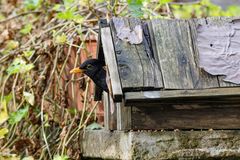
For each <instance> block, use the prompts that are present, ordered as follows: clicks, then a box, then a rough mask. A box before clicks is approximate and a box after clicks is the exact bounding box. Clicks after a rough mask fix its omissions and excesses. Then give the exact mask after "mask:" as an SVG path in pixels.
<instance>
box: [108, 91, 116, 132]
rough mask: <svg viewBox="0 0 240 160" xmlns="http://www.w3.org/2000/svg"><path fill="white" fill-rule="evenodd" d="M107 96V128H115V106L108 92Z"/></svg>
mask: <svg viewBox="0 0 240 160" xmlns="http://www.w3.org/2000/svg"><path fill="white" fill-rule="evenodd" d="M108 98H109V109H108V110H109V119H110V121H109V130H116V129H117V106H116V103H114V101H113V99H112V97H111V96H110V95H109V94H108Z"/></svg>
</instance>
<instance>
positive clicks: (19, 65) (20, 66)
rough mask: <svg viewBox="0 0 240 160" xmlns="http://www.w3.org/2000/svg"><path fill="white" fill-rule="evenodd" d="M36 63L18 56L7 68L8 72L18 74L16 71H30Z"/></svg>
mask: <svg viewBox="0 0 240 160" xmlns="http://www.w3.org/2000/svg"><path fill="white" fill-rule="evenodd" d="M33 67H34V65H33V64H32V63H30V64H26V61H24V60H23V59H21V58H16V59H14V61H13V62H12V64H11V65H10V66H9V67H8V68H7V72H8V74H10V75H11V74H16V73H26V72H28V71H30V70H31V69H32V68H33Z"/></svg>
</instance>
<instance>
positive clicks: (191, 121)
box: [132, 105, 240, 130]
mask: <svg viewBox="0 0 240 160" xmlns="http://www.w3.org/2000/svg"><path fill="white" fill-rule="evenodd" d="M239 107H240V106H238V107H234V108H231V106H229V105H226V106H225V107H222V108H219V107H218V108H215V107H214V105H212V106H211V107H210V108H204V107H203V108H198V109H193V108H192V109H185V108H184V107H183V108H182V109H174V108H171V107H166V106H165V105H162V107H160V106H159V107H150V106H149V107H147V108H146V107H133V108H132V129H133V130H136V129H155V130H160V129H237V128H238V129H239V128H240V123H239V120H240V109H239ZM179 108H180V107H179Z"/></svg>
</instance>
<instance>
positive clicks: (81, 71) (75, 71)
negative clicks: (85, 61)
mask: <svg viewBox="0 0 240 160" xmlns="http://www.w3.org/2000/svg"><path fill="white" fill-rule="evenodd" d="M84 71H85V70H84V69H80V68H73V69H72V70H71V71H70V73H71V74H75V73H83V72H84Z"/></svg>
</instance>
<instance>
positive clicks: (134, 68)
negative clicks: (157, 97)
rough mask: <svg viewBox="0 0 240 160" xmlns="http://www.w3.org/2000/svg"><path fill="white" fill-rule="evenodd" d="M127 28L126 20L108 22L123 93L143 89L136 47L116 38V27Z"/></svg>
mask: <svg viewBox="0 0 240 160" xmlns="http://www.w3.org/2000/svg"><path fill="white" fill-rule="evenodd" d="M120 25H124V26H125V27H129V24H128V21H127V19H124V18H113V19H112V20H111V22H110V26H111V31H112V36H113V41H114V46H115V52H116V58H117V63H118V69H119V75H120V79H121V83H122V89H123V91H126V90H132V89H133V88H135V89H142V88H144V82H143V77H144V74H143V67H142V65H141V60H140V58H139V55H138V53H137V50H136V47H135V46H134V45H131V44H130V43H128V42H126V41H123V40H121V39H119V38H118V37H117V30H116V28H117V27H120Z"/></svg>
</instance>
